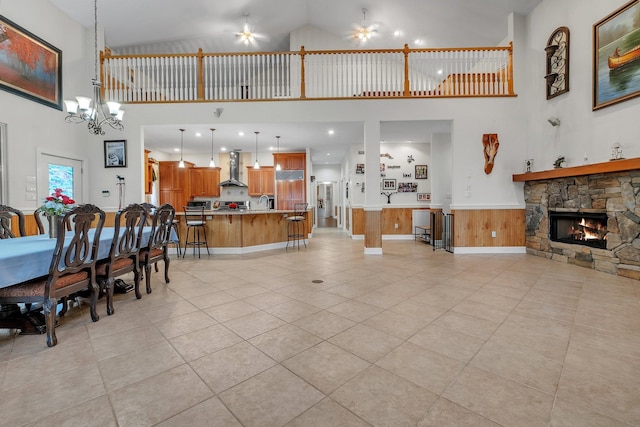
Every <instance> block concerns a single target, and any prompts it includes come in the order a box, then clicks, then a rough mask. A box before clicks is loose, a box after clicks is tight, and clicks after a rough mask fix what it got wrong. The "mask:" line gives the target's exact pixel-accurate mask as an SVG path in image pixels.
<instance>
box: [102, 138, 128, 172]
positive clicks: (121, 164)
mask: <svg viewBox="0 0 640 427" xmlns="http://www.w3.org/2000/svg"><path fill="white" fill-rule="evenodd" d="M104 167H105V168H126V167H127V140H125V139H119V140H112V141H105V142H104Z"/></svg>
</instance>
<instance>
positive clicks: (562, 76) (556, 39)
mask: <svg viewBox="0 0 640 427" xmlns="http://www.w3.org/2000/svg"><path fill="white" fill-rule="evenodd" d="M544 50H545V52H547V74H545V76H544V78H545V79H546V80H547V84H546V86H547V99H551V98H554V97H556V96H558V95H562V94H563V93H565V92H569V29H568V28H567V27H560V28H556V29H555V30H554V31H553V33H551V36H549V40H548V41H547V47H545V48H544Z"/></svg>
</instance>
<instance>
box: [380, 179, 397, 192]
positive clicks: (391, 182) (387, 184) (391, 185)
mask: <svg viewBox="0 0 640 427" xmlns="http://www.w3.org/2000/svg"><path fill="white" fill-rule="evenodd" d="M382 189H383V190H395V189H396V180H395V179H383V180H382Z"/></svg>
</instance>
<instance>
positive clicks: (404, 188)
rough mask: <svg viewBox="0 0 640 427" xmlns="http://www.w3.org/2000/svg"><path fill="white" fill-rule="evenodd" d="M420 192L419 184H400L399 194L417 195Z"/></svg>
mask: <svg viewBox="0 0 640 427" xmlns="http://www.w3.org/2000/svg"><path fill="white" fill-rule="evenodd" d="M417 191H418V183H417V182H399V183H398V193H416V192H417Z"/></svg>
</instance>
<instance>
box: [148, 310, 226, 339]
mask: <svg viewBox="0 0 640 427" xmlns="http://www.w3.org/2000/svg"><path fill="white" fill-rule="evenodd" d="M215 323H216V321H215V320H213V319H212V318H211V316H208V315H207V314H205V313H204V312H202V311H195V312H193V313H189V314H183V315H181V316H177V317H172V318H171V319H167V320H161V321H159V322H156V323H154V325H155V326H156V327H157V328H158V330H159V331H160V332H161V333H162V335H164V336H165V337H166V338H174V337H177V336H179V335H183V334H188V333H189V332H193V331H197V330H199V329H204V328H206V327H209V326H211V325H214V324H215Z"/></svg>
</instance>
